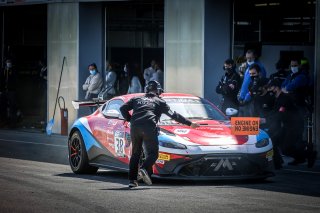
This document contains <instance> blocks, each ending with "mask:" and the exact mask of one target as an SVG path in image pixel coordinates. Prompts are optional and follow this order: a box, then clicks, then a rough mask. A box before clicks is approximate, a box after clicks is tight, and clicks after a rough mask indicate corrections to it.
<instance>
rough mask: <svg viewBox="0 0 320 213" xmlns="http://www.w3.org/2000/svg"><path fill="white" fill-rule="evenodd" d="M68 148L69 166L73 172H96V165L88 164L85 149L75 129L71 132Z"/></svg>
mask: <svg viewBox="0 0 320 213" xmlns="http://www.w3.org/2000/svg"><path fill="white" fill-rule="evenodd" d="M68 149H69V163H70V167H71V169H72V171H73V172H74V173H75V174H93V173H96V172H97V170H98V167H94V166H90V165H89V160H88V155H87V151H86V148H85V146H84V143H83V139H82V136H81V134H80V132H79V131H75V132H74V133H73V134H72V136H71V138H70V140H69V142H68Z"/></svg>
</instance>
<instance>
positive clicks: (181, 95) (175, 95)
mask: <svg viewBox="0 0 320 213" xmlns="http://www.w3.org/2000/svg"><path fill="white" fill-rule="evenodd" d="M142 95H145V93H134V94H127V95H121V96H118V97H115V98H114V99H116V98H120V99H122V100H123V101H124V102H127V101H129V100H130V99H131V98H133V97H137V96H142ZM160 97H162V98H195V99H200V97H198V96H195V95H192V94H187V93H162V94H161V95H160Z"/></svg>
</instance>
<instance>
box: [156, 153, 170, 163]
mask: <svg viewBox="0 0 320 213" xmlns="http://www.w3.org/2000/svg"><path fill="white" fill-rule="evenodd" d="M158 160H166V161H169V160H170V155H168V154H164V153H159V157H158Z"/></svg>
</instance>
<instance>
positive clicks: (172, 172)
mask: <svg viewBox="0 0 320 213" xmlns="http://www.w3.org/2000/svg"><path fill="white" fill-rule="evenodd" d="M137 95H143V94H129V95H123V96H117V97H114V98H112V99H110V100H108V101H106V102H105V103H103V104H102V105H100V106H99V107H98V109H97V110H96V111H95V112H94V113H93V114H90V115H88V116H84V117H80V118H79V119H77V120H76V121H75V122H74V124H73V126H72V128H71V129H70V133H69V137H68V150H69V162H70V166H71V169H72V171H73V172H74V173H76V174H81V173H95V172H97V170H98V169H99V168H100V167H101V168H108V169H115V170H123V171H128V165H129V161H130V157H131V139H130V123H128V122H126V121H125V120H124V119H123V117H122V115H121V113H120V111H119V108H120V106H121V105H122V104H124V103H125V102H127V101H128V100H130V98H132V97H134V96H137ZM161 97H162V98H163V99H164V100H165V101H166V102H167V104H168V105H169V106H170V108H171V110H173V111H176V112H178V113H180V114H181V115H183V116H184V117H186V118H188V119H190V120H192V121H193V122H196V123H198V124H199V125H200V127H197V128H196V129H192V128H190V127H189V126H185V125H182V124H180V123H177V122H176V121H174V120H172V119H170V118H169V117H168V116H166V115H164V114H163V115H162V117H161V118H160V121H159V124H158V126H159V135H158V139H159V157H158V159H157V161H156V163H155V165H154V166H153V175H152V177H153V178H169V179H194V180H196V179H203V180H204V179H206V180H208V179H210V180H211V179H212V180H217V179H219V180H220V179H265V178H268V177H271V176H273V175H274V168H273V161H272V158H273V146H272V141H271V139H270V138H269V136H268V134H267V133H266V132H265V131H263V130H262V129H259V132H258V134H257V135H233V134H232V131H231V122H230V118H229V117H227V116H226V115H225V114H224V113H222V112H221V111H220V110H219V109H218V108H217V107H216V106H215V105H214V104H213V103H211V102H209V101H208V100H206V99H204V98H201V97H197V96H194V95H190V94H178V93H163V94H161ZM89 104H90V103H89ZM79 106H88V103H87V104H86V103H83V104H81V103H78V107H79ZM143 159H144V157H143V154H142V156H141V161H143Z"/></svg>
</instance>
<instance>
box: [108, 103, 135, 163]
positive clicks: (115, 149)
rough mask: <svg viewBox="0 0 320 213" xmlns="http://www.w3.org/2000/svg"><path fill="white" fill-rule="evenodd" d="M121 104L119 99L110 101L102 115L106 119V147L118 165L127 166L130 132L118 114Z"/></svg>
mask: <svg viewBox="0 0 320 213" xmlns="http://www.w3.org/2000/svg"><path fill="white" fill-rule="evenodd" d="M123 103H124V102H123V100H121V99H114V100H111V101H110V102H109V103H108V105H107V106H106V107H105V108H104V110H103V111H102V113H103V115H104V117H105V119H106V129H105V132H106V138H107V143H106V146H107V148H108V150H109V151H110V152H111V153H112V154H113V157H114V158H115V159H117V160H118V161H119V162H120V163H125V164H127V163H128V162H129V159H130V153H131V150H130V146H129V139H130V137H129V132H130V130H129V126H128V124H127V122H125V120H124V119H123V117H122V115H121V112H120V107H121V106H122V105H123Z"/></svg>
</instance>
